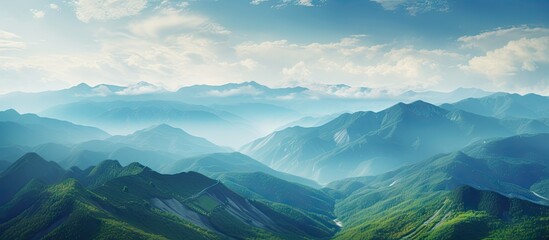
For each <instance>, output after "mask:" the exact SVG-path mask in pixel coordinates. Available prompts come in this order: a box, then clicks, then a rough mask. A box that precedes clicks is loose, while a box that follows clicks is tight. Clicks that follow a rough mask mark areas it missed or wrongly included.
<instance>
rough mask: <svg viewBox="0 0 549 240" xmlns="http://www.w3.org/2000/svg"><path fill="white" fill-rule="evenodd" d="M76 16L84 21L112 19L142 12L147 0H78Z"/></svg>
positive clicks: (75, 3)
mask: <svg viewBox="0 0 549 240" xmlns="http://www.w3.org/2000/svg"><path fill="white" fill-rule="evenodd" d="M74 5H75V11H76V17H77V18H78V20H80V21H82V22H86V23H87V22H89V21H91V20H112V19H119V18H123V17H127V16H133V15H136V14H138V13H139V12H141V10H143V9H144V8H145V7H146V5H147V0H76V1H75V2H74Z"/></svg>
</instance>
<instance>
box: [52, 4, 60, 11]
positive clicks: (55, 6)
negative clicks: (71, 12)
mask: <svg viewBox="0 0 549 240" xmlns="http://www.w3.org/2000/svg"><path fill="white" fill-rule="evenodd" d="M50 8H51V9H53V10H59V5H57V4H55V3H50Z"/></svg>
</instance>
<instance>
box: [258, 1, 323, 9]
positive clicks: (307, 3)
mask: <svg viewBox="0 0 549 240" xmlns="http://www.w3.org/2000/svg"><path fill="white" fill-rule="evenodd" d="M269 1H272V2H273V4H272V6H271V7H273V8H282V7H286V6H288V5H296V6H303V7H313V6H316V5H319V4H315V3H313V0H251V1H250V4H252V5H259V4H262V3H264V2H269ZM320 2H321V3H323V2H326V0H320Z"/></svg>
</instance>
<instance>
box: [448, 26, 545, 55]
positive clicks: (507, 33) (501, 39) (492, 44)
mask: <svg viewBox="0 0 549 240" xmlns="http://www.w3.org/2000/svg"><path fill="white" fill-rule="evenodd" d="M543 36H549V28H541V27H534V28H532V27H528V26H519V27H511V28H498V29H495V30H492V31H486V32H483V33H480V34H477V35H472V36H462V37H460V38H458V42H460V43H461V47H462V48H470V49H480V50H485V51H486V50H493V49H495V48H500V47H502V46H504V45H506V44H507V43H508V42H509V41H512V40H518V39H520V38H535V37H543Z"/></svg>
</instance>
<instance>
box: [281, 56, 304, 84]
mask: <svg viewBox="0 0 549 240" xmlns="http://www.w3.org/2000/svg"><path fill="white" fill-rule="evenodd" d="M282 74H283V75H284V77H285V78H286V79H288V80H299V81H300V82H303V81H306V80H309V79H310V77H311V71H310V70H309V69H308V68H307V66H306V65H305V63H304V62H303V61H301V62H298V63H296V64H295V65H293V66H292V67H289V68H283V69H282Z"/></svg>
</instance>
